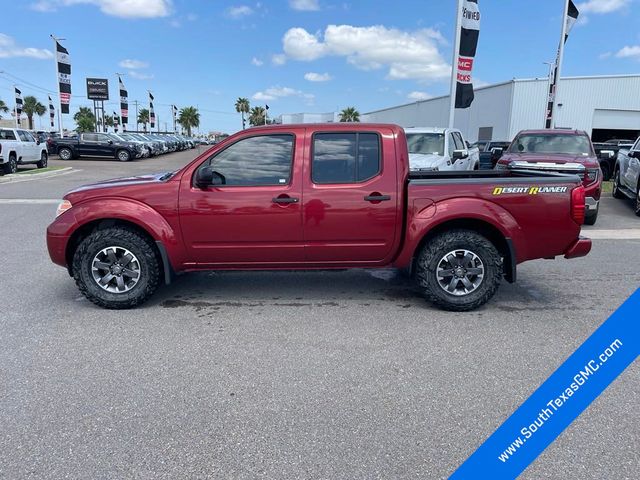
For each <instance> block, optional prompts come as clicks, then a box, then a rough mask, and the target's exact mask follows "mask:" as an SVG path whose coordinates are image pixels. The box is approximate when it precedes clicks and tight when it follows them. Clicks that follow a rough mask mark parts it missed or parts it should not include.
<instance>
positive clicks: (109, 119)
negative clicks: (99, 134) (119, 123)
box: [104, 115, 114, 127]
mask: <svg viewBox="0 0 640 480" xmlns="http://www.w3.org/2000/svg"><path fill="white" fill-rule="evenodd" d="M113 125H114V122H113V115H105V116H104V126H105V127H113Z"/></svg>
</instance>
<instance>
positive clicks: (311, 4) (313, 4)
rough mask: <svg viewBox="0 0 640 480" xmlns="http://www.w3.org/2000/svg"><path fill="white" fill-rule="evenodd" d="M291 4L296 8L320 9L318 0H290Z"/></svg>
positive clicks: (305, 9) (303, 9)
mask: <svg viewBox="0 0 640 480" xmlns="http://www.w3.org/2000/svg"><path fill="white" fill-rule="evenodd" d="M289 6H290V7H291V8H293V9H294V10H302V11H316V10H320V5H319V3H318V0H289Z"/></svg>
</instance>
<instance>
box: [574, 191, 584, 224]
mask: <svg viewBox="0 0 640 480" xmlns="http://www.w3.org/2000/svg"><path fill="white" fill-rule="evenodd" d="M584 201H585V198H584V187H583V186H582V185H580V186H579V187H576V188H574V189H573V190H571V218H573V221H574V222H576V223H577V224H578V225H582V224H583V223H584V211H585V205H584Z"/></svg>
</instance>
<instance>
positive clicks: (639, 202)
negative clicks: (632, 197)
mask: <svg viewBox="0 0 640 480" xmlns="http://www.w3.org/2000/svg"><path fill="white" fill-rule="evenodd" d="M634 211H635V212H636V215H637V216H639V217H640V182H638V188H636V206H635V208H634Z"/></svg>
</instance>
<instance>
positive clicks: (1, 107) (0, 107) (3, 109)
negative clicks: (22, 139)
mask: <svg viewBox="0 0 640 480" xmlns="http://www.w3.org/2000/svg"><path fill="white" fill-rule="evenodd" d="M8 111H9V107H7V104H6V103H4V100H0V113H7V112H8ZM0 118H2V115H0Z"/></svg>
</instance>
